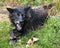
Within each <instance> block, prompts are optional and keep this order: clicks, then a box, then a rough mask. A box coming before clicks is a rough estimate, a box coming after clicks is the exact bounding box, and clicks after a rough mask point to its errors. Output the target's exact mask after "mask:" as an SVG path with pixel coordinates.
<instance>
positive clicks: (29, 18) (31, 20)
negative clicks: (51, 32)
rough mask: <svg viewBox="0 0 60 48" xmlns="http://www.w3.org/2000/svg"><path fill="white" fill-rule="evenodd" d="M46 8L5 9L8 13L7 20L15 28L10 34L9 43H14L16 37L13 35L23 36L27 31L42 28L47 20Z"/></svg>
mask: <svg viewBox="0 0 60 48" xmlns="http://www.w3.org/2000/svg"><path fill="white" fill-rule="evenodd" d="M46 7H47V6H44V7H43V6H42V7H37V8H32V7H30V6H26V7H21V6H20V7H16V8H7V10H8V11H9V18H10V21H11V22H12V24H13V25H14V26H15V29H13V30H12V31H11V32H10V41H12V40H13V41H16V39H17V37H18V35H17V36H15V34H17V33H18V34H19V35H23V34H25V32H27V30H28V29H34V30H35V29H36V28H37V27H39V26H42V25H43V24H44V22H45V20H46V19H47V16H48V13H47V12H46V11H45V8H46Z"/></svg>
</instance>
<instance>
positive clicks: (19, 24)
mask: <svg viewBox="0 0 60 48" xmlns="http://www.w3.org/2000/svg"><path fill="white" fill-rule="evenodd" d="M15 24H16V28H17V30H21V29H22V26H21V23H20V22H19V21H15Z"/></svg>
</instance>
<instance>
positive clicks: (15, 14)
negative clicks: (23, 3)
mask: <svg viewBox="0 0 60 48" xmlns="http://www.w3.org/2000/svg"><path fill="white" fill-rule="evenodd" d="M7 10H8V11H9V18H10V20H11V22H12V23H14V24H15V26H16V28H17V30H21V29H22V26H23V23H24V20H26V19H28V18H30V16H27V15H26V14H28V11H29V10H30V6H27V7H16V8H7Z"/></svg>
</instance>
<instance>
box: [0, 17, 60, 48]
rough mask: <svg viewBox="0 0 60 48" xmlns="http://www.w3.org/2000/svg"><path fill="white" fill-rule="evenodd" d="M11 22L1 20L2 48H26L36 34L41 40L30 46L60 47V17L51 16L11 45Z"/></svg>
mask: <svg viewBox="0 0 60 48" xmlns="http://www.w3.org/2000/svg"><path fill="white" fill-rule="evenodd" d="M10 28H11V27H10V24H9V22H7V21H4V22H0V48H26V44H25V43H26V42H27V41H28V39H29V38H31V37H33V36H36V37H37V38H39V40H38V41H37V42H35V43H33V44H32V45H30V46H29V47H28V48H60V18H59V17H51V18H49V19H48V21H47V22H46V23H45V24H44V25H43V26H42V27H40V28H38V29H37V30H35V31H30V32H29V33H28V34H27V35H25V36H23V37H20V39H19V40H18V42H17V43H16V44H13V45H9V31H10V30H11V29H10Z"/></svg>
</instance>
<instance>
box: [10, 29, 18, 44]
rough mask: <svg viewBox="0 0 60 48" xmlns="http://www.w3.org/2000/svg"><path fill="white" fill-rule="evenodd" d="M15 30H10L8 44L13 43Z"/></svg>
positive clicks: (15, 39)
mask: <svg viewBox="0 0 60 48" xmlns="http://www.w3.org/2000/svg"><path fill="white" fill-rule="evenodd" d="M16 32H17V30H16V29H13V30H11V31H10V44H12V43H15V42H16V41H17V38H16V36H15V33H16Z"/></svg>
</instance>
